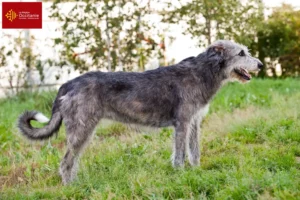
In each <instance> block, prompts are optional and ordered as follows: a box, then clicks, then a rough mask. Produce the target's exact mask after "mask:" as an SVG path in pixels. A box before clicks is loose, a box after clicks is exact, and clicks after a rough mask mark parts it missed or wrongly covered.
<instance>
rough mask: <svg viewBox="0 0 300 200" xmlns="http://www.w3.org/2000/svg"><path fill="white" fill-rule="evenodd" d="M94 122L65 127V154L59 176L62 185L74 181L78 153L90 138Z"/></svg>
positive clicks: (95, 123) (94, 125)
mask: <svg viewBox="0 0 300 200" xmlns="http://www.w3.org/2000/svg"><path fill="white" fill-rule="evenodd" d="M96 125H97V122H96V121H91V120H90V121H89V122H88V123H87V124H83V122H82V123H76V124H68V125H66V130H67V145H68V146H67V152H66V154H65V156H64V158H63V159H62V161H61V164H60V175H61V177H62V181H63V183H64V184H67V183H69V182H71V181H72V180H74V178H75V177H76V175H77V165H78V159H79V156H80V153H81V152H82V150H83V149H84V146H86V144H87V143H88V141H89V139H90V138H91V137H92V133H93V130H94V128H95V127H96Z"/></svg>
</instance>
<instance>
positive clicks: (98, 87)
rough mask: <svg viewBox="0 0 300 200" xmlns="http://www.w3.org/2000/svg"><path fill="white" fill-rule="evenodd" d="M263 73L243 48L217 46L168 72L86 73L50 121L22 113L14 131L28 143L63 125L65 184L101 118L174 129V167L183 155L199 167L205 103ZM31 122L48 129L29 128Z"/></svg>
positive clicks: (67, 87) (64, 89) (62, 96)
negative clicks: (228, 86)
mask: <svg viewBox="0 0 300 200" xmlns="http://www.w3.org/2000/svg"><path fill="white" fill-rule="evenodd" d="M262 67H263V64H262V62H261V61H260V60H258V59H256V58H254V57H252V56H251V55H250V53H249V52H248V49H247V48H246V47H245V46H243V45H240V44H237V43H235V42H232V41H228V40H219V41H216V42H214V43H213V44H212V45H210V46H209V47H208V48H207V49H206V50H205V51H204V52H203V53H201V54H199V55H198V56H196V57H189V58H186V59H184V60H182V61H181V62H179V63H177V64H175V65H171V66H167V67H159V68H157V69H154V70H149V71H145V72H106V73H104V72H100V71H97V72H88V73H86V74H83V75H81V76H79V77H77V78H75V79H73V80H70V81H68V82H67V83H65V84H63V85H62V86H61V87H60V89H59V91H58V94H57V97H56V99H55V101H54V103H53V107H52V116H51V119H50V121H49V120H48V118H47V117H45V116H44V115H43V114H42V113H39V112H37V111H25V112H24V113H23V114H22V115H21V116H20V117H19V121H18V127H19V129H20V132H21V133H22V134H23V135H24V136H26V137H27V138H28V139H30V140H43V139H47V138H49V137H51V136H52V135H53V134H54V133H56V132H57V131H58V130H59V127H60V126H61V124H62V121H64V123H65V127H66V134H67V151H66V154H65V156H64V158H63V159H62V161H61V164H60V175H61V177H62V181H63V183H64V184H67V183H69V182H71V181H72V180H73V179H74V178H75V177H76V174H77V165H78V164H77V163H78V158H79V155H80V153H81V152H82V150H83V148H84V146H85V145H86V144H87V143H88V141H89V140H90V138H91V137H92V133H93V130H94V129H95V127H96V125H97V124H98V122H99V120H100V119H104V118H105V119H111V120H116V121H119V122H123V123H128V124H140V125H146V126H151V127H169V126H173V127H174V129H175V133H174V149H173V155H172V163H173V166H174V167H182V166H183V165H184V160H185V157H186V152H187V154H188V160H189V162H190V164H191V165H192V166H198V165H199V164H200V149H199V139H198V137H199V134H200V123H201V121H202V118H203V117H204V116H205V114H206V113H207V111H208V106H209V102H210V101H211V100H212V98H213V97H214V95H215V94H216V93H217V91H218V90H219V89H220V88H221V86H222V85H224V84H225V83H226V82H228V81H234V80H237V81H240V82H242V83H244V82H248V81H249V80H250V79H251V75H250V74H249V72H255V71H258V70H260V69H261V68H262ZM31 120H36V121H39V122H48V123H47V124H46V125H45V126H44V127H43V128H34V127H32V125H31V124H30V121H31Z"/></svg>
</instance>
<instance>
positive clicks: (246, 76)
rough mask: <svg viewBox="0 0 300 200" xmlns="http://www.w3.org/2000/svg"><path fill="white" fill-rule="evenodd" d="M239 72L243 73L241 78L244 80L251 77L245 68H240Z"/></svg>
mask: <svg viewBox="0 0 300 200" xmlns="http://www.w3.org/2000/svg"><path fill="white" fill-rule="evenodd" d="M241 72H242V74H243V78H245V79H246V80H250V79H251V75H250V74H249V73H248V71H247V70H245V69H244V68H241Z"/></svg>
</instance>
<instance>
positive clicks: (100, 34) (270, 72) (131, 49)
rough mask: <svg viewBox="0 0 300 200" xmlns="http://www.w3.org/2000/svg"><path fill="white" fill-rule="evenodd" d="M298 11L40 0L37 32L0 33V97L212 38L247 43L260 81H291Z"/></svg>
mask: <svg viewBox="0 0 300 200" xmlns="http://www.w3.org/2000/svg"><path fill="white" fill-rule="evenodd" d="M12 2H13V1H12ZM15 2H19V1H15ZM299 9H300V1H293V0H289V1H282V0H263V1H262V0H210V1H208V0H175V1H173V0H163V1H157V0H129V1H125V0H104V1H94V0H85V1H67V0H53V1H43V29H35V30H34V29H31V30H9V29H1V30H0V38H1V39H0V97H4V96H7V95H14V94H16V93H18V92H19V91H20V90H22V89H23V88H34V89H46V88H57V87H58V86H59V85H61V84H62V83H64V82H66V81H67V80H69V79H72V78H74V77H76V76H78V75H80V74H81V73H83V72H86V71H90V70H101V71H143V70H147V69H153V68H156V67H158V66H165V65H170V64H173V63H175V62H178V61H180V60H182V59H184V58H186V57H189V56H195V55H197V54H199V53H200V52H201V51H202V50H203V49H204V48H205V47H206V46H207V45H209V44H210V43H212V42H213V41H215V40H217V39H230V40H235V41H236V42H240V43H242V44H244V45H246V46H248V47H249V49H250V50H251V53H252V54H253V55H254V56H257V57H259V59H260V60H262V61H263V62H264V64H265V66H266V67H265V68H264V70H262V71H261V72H260V73H259V74H258V76H259V77H268V78H285V77H298V76H299V70H300V68H299V67H300V59H299V55H300V11H299ZM1 10H2V9H1V5H0V12H1Z"/></svg>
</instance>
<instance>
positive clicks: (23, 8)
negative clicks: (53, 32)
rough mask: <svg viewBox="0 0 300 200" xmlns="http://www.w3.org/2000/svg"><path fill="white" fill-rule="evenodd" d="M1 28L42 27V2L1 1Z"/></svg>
mask: <svg viewBox="0 0 300 200" xmlns="http://www.w3.org/2000/svg"><path fill="white" fill-rule="evenodd" d="M2 28H9V29H18V28H20V29H29V28H34V29H38V28H42V2H2Z"/></svg>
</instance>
